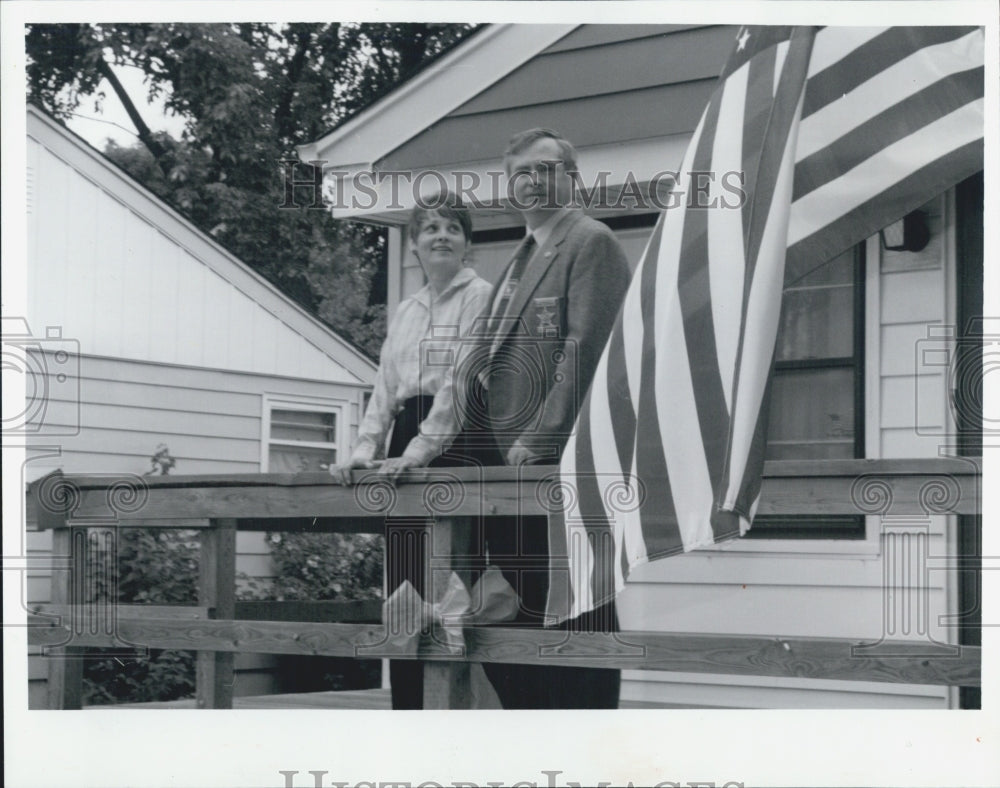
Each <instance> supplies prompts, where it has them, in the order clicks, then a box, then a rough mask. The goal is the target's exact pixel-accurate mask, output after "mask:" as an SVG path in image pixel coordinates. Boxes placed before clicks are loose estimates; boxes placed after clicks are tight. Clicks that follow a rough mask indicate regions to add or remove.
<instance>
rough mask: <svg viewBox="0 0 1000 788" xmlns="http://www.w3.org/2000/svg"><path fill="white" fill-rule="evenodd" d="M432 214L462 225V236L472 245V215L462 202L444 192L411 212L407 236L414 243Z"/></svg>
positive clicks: (425, 200)
mask: <svg viewBox="0 0 1000 788" xmlns="http://www.w3.org/2000/svg"><path fill="white" fill-rule="evenodd" d="M432 213H436V214H439V215H441V216H443V217H444V218H445V219H454V220H455V221H457V222H458V223H459V224H460V225H462V234H463V235H465V240H466V241H467V242H469V243H472V215H471V214H470V213H469V209H468V208H466V207H465V206H464V205H463V204H462V201H461V200H459V199H458V197H456V196H455V195H454V194H452V193H451V192H443V193H441V194H438V195H436V196H435V197H431V198H429V199H423V200H421V201H419V202H418V203H417V205H416V207H415V208H414V209H413V210H412V211H410V220H409V221H408V222H407V224H406V235H407V237H408V238H409V239H410V240H411V241H412V240H416V238H417V236H418V235H420V227H421V225H422V224H423V223H424V220H425V219H426V218H427V217H428V216H429V215H430V214H432Z"/></svg>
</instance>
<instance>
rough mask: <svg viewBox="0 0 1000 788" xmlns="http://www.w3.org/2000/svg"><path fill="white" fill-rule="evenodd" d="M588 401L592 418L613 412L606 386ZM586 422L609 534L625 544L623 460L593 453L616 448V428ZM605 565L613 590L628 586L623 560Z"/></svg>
mask: <svg viewBox="0 0 1000 788" xmlns="http://www.w3.org/2000/svg"><path fill="white" fill-rule="evenodd" d="M610 348H611V346H610V345H608V347H607V348H606V349H605V352H604V353H603V354H602V355H601V360H600V361H599V362H598V365H597V370H596V372H595V373H594V379H595V380H597V381H601V380H603V379H604V378H605V377H606V376H607V374H608V362H609V356H610ZM588 399H589V400H590V401H589V402H588V403H585V406H589V409H590V413H591V414H592V415H593V414H597V415H598V416H599V415H600V414H602V413H609V412H611V410H612V407H611V403H610V401H609V400H608V390H607V387H605V386H602V385H596V386H593V387H591V389H590V394H589V396H588ZM586 421H588V422H589V423H590V425H591V443H592V446H591V458H592V461H593V463H594V472H595V474H596V477H597V482H598V488H599V490H600V494H601V500H602V503H603V505H604V511H605V517H606V519H607V521H608V525H609V526H610V527H609V529H608V533H609V534H613V536H614V542H615V543H617V544H624V521H625V518H626V516H627V515H626V513H625V512H623V511H620V509H619V508H618V507H616V506H615V504H616V502H617V499H616V498H615V496H614V495H613V491H614V489H615V486H614V485H616V484H618V485H621V484H623V481H622V479H623V474H622V468H621V461H620V458H619V456H618V453H617V452H614V451H593V446H612V445H615V443H616V438H615V433H614V430H615V427H614V424H613V423H612V422H611V421H609V420H608V419H604V418H590V419H586ZM602 566H604V567H606V568H607V570H608V573H609V575H610V577H609V579H608V582H609V583H613V588H615V589H620V588H622V587H623V586H624V583H625V574H627V573H628V569H627V567H623V566H622V564H621V561H613V560H611V561H608V562H607V563H606V564H604V565H602Z"/></svg>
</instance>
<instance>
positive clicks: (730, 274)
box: [694, 54, 770, 467]
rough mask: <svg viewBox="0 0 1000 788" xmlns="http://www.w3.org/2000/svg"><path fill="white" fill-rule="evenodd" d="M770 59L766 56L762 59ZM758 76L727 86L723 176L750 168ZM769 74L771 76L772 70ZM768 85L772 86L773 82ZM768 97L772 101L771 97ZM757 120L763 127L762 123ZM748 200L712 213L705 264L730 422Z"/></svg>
mask: <svg viewBox="0 0 1000 788" xmlns="http://www.w3.org/2000/svg"><path fill="white" fill-rule="evenodd" d="M764 57H765V55H764V54H762V55H761V58H764ZM752 62H756V61H752ZM755 76H757V77H758V79H759V82H760V83H763V82H764V80H763V79H760V76H761V75H760V74H759V73H755V72H754V70H753V69H752V68H744V69H740V70H739V71H736V72H734V74H733V76H732V77H730V79H729V83H727V89H726V91H725V93H724V95H723V101H722V105H721V107H720V110H719V112H720V117H721V121H722V125H723V127H724V128H725V129H726V130H727V133H726V134H716V135H715V143H714V145H713V146H712V166H713V168H714V169H715V171H716V172H717V173H729V172H733V171H735V170H737V169H738V168H741V167H743V166H744V164H743V163H744V161H745V158H746V157H745V150H744V147H743V146H744V144H745V143H746V140H747V136H748V135H747V134H746V133H741V129H743V128H744V127H745V124H746V119H745V112H744V110H745V108H746V101H745V99H746V96H747V94H748V93H749V92H751V91H753V90H755V88H754V87H750V86H748V82H749V81H750V80H752V79H753V78H754V77H755ZM764 76H767V75H766V72H765V74H764ZM767 84H770V79H768V81H767ZM757 87H758V88H759V87H760V85H758V86H757ZM730 88H731V89H730ZM767 99H768V101H770V96H768V97H767ZM754 122H757V123H758V125H761V126H762V125H763V124H760V123H759V122H758V121H754ZM758 134H759V132H758ZM758 140H759V136H758ZM758 149H759V144H758ZM716 188H717V189H718V191H719V192H721V185H720V179H719V178H716ZM723 200H725V195H722V194H721V193H720V194H716V193H713V203H712V204H716V203H715V201H718V204H720V205H722V204H724V203H723V202H722V201H723ZM746 202H747V201H746V200H744V201H743V203H744V204H743V205H741V206H740V209H739V210H731V209H728V208H727V209H726V210H712V211H709V212H707V221H708V247H707V256H708V259H707V260H705V261H704V265H705V267H706V269H707V271H708V284H709V287H710V288H711V293H710V294H709V304H710V307H711V316H712V326H713V328H714V330H715V354H714V356H715V369H716V374H717V375H718V378H719V380H720V383H721V386H722V396H723V399H724V405H725V414H724V416H725V418H726V419H728V418H729V410H730V408H732V390H733V372H734V370H735V369H736V354H737V352H738V351H739V342H740V337H739V331H740V320H739V315H740V310H741V308H742V304H743V272H744V269H745V267H746V266H745V262H744V260H743V215H744V214H743V212H744V210H745V208H746ZM694 355H695V356H696V357H697V356H699V355H701V354H699V353H697V352H696V353H695V354H694ZM711 429H712V430H715V431H716V432H717V431H718V423H716V424H714V425H712V427H711ZM723 453H724V452H723ZM720 467H721V466H720Z"/></svg>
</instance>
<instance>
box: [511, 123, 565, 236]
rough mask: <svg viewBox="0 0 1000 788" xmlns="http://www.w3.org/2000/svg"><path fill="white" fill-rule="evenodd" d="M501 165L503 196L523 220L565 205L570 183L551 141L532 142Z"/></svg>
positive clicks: (545, 139)
mask: <svg viewBox="0 0 1000 788" xmlns="http://www.w3.org/2000/svg"><path fill="white" fill-rule="evenodd" d="M504 164H505V166H506V169H507V177H508V178H509V182H508V187H507V194H508V196H509V197H510V199H511V202H512V204H513V206H514V208H516V209H517V210H518V211H520V212H521V213H522V214H524V215H525V216H526V217H531V216H534V215H539V214H542V213H545V212H549V211H554V210H558V209H559V208H562V207H563V206H565V205H568V204H569V200H570V196H571V194H572V183H573V181H572V178H571V176H570V174H569V173H568V172H566V165H565V164H564V163H563V161H562V154H561V153H560V151H559V144H558V143H557V142H556V141H555V140H554V139H551V138H549V137H543V138H542V139H539V140H535V142H533V143H532V144H531V145H529V146H528V147H527V148H525V149H524V150H522V151H520V152H518V153H514V154H512V155H511V156H508V157H507V159H506V160H505V162H504Z"/></svg>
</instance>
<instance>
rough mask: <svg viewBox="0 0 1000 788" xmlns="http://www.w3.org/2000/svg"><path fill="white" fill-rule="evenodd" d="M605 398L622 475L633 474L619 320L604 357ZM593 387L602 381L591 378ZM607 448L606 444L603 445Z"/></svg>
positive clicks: (631, 415) (631, 414)
mask: <svg viewBox="0 0 1000 788" xmlns="http://www.w3.org/2000/svg"><path fill="white" fill-rule="evenodd" d="M607 376H608V377H607V389H606V392H607V399H608V403H609V404H608V413H609V414H610V415H611V428H612V432H613V433H614V447H615V450H616V451H617V453H618V464H619V465H620V466H621V469H622V472H623V473H625V474H629V473H631V472H632V454H633V452H634V450H635V423H636V422H635V406H634V405H633V403H632V395H631V393H630V392H629V385H628V371H627V369H626V367H625V328H624V326H623V324H622V320H621V319H619V320H618V322H617V323H615V327H614V329H613V330H612V332H611V344H610V345H609V346H608V354H607ZM594 380H595V383H594V386H595V387H596V386H599V385H601V378H600V377H596V376H595V378H594ZM605 445H607V444H605Z"/></svg>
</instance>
